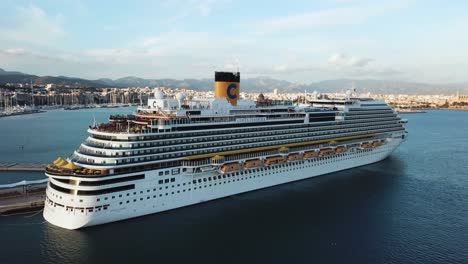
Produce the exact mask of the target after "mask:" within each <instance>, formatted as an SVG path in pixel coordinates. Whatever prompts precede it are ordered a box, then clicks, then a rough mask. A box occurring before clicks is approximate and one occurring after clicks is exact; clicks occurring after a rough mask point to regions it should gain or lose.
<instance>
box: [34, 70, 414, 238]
mask: <svg viewBox="0 0 468 264" xmlns="http://www.w3.org/2000/svg"><path fill="white" fill-rule="evenodd" d="M239 97H240V73H239V72H235V73H230V72H215V82H214V98H210V99H203V98H202V99H196V98H194V99H191V98H189V97H188V96H186V95H185V94H183V93H178V94H176V95H175V96H167V95H166V94H164V93H163V92H162V91H158V90H157V91H155V92H154V97H153V98H150V99H148V104H147V106H140V107H138V108H137V110H136V112H135V113H133V114H132V115H118V116H110V118H109V121H108V123H105V124H99V125H92V126H90V127H89V129H88V133H89V136H88V137H87V139H86V140H85V141H84V142H83V143H82V144H81V145H80V146H79V148H78V149H76V150H75V151H74V153H73V154H72V155H71V156H70V157H68V158H67V159H64V158H61V157H59V158H57V160H55V161H54V162H53V163H51V164H50V165H48V166H47V169H46V175H47V176H48V178H49V182H48V186H47V190H46V202H45V207H44V213H43V214H44V218H45V219H46V220H47V221H48V222H50V223H51V224H53V225H56V226H59V227H62V228H66V229H79V228H83V227H88V226H94V225H99V224H105V223H110V222H114V221H119V220H124V219H128V218H132V217H139V216H143V215H148V214H153V213H157V212H162V211H166V210H170V209H174V208H179V207H184V206H188V205H192V204H196V203H201V202H206V201H209V200H213V199H218V198H222V197H226V196H230V195H235V194H239V193H244V192H249V191H254V190H257V189H261V188H266V187H271V186H275V185H278V184H284V183H288V182H292V181H298V180H303V179H307V178H311V177H315V176H319V175H323V174H326V173H331V172H335V171H340V170H345V169H350V168H354V167H357V166H362V165H366V164H370V163H374V162H378V161H380V160H382V159H385V158H386V157H388V156H389V155H390V154H391V153H392V152H393V151H394V150H395V149H396V148H397V147H398V146H399V145H400V144H401V143H402V142H404V141H405V140H406V137H407V132H406V130H405V128H404V123H405V121H404V120H402V119H401V118H400V117H399V115H398V114H397V113H396V112H395V111H394V110H393V109H392V108H391V107H389V106H388V105H387V104H386V103H384V102H382V101H377V100H372V99H359V98H354V97H353V96H352V94H350V93H348V94H347V95H346V96H343V98H335V99H330V98H329V99H314V100H309V101H307V103H306V104H301V105H298V104H297V103H293V102H289V101H277V100H270V99H268V98H265V97H264V96H262V95H260V96H259V97H258V99H257V100H241V99H240V98H239ZM376 177H378V176H376Z"/></svg>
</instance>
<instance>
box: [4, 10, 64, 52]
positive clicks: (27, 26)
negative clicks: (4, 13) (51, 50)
mask: <svg viewBox="0 0 468 264" xmlns="http://www.w3.org/2000/svg"><path fill="white" fill-rule="evenodd" d="M61 21H62V15H60V14H57V15H54V16H50V15H48V14H46V13H45V12H44V10H42V9H41V8H39V7H37V6H34V5H30V6H28V7H20V8H18V9H17V14H16V18H15V19H14V20H13V21H12V25H10V26H8V27H7V26H0V32H2V34H0V40H5V41H17V42H26V43H28V44H41V45H44V44H52V43H54V42H55V41H57V39H59V38H60V37H63V36H64V35H65V32H64V30H63V28H62V26H61Z"/></svg>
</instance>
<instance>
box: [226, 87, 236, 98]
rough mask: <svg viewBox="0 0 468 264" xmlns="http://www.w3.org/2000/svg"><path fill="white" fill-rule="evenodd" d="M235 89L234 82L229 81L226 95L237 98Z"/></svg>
mask: <svg viewBox="0 0 468 264" xmlns="http://www.w3.org/2000/svg"><path fill="white" fill-rule="evenodd" d="M236 89H237V85H236V84H235V83H231V84H230V85H229V86H228V88H227V96H228V97H229V98H230V99H233V100H234V99H236V98H237V94H236Z"/></svg>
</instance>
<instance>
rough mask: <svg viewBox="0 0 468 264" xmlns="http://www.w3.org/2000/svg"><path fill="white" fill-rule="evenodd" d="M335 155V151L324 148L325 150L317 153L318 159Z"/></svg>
mask: <svg viewBox="0 0 468 264" xmlns="http://www.w3.org/2000/svg"><path fill="white" fill-rule="evenodd" d="M334 153H335V150H334V149H332V148H326V149H321V150H320V151H319V156H320V157H325V156H328V155H332V154H334Z"/></svg>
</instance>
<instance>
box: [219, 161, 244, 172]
mask: <svg viewBox="0 0 468 264" xmlns="http://www.w3.org/2000/svg"><path fill="white" fill-rule="evenodd" d="M240 169H242V165H241V164H240V163H238V162H234V163H228V164H224V165H223V166H221V169H220V171H221V173H227V172H233V171H238V170H240Z"/></svg>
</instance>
